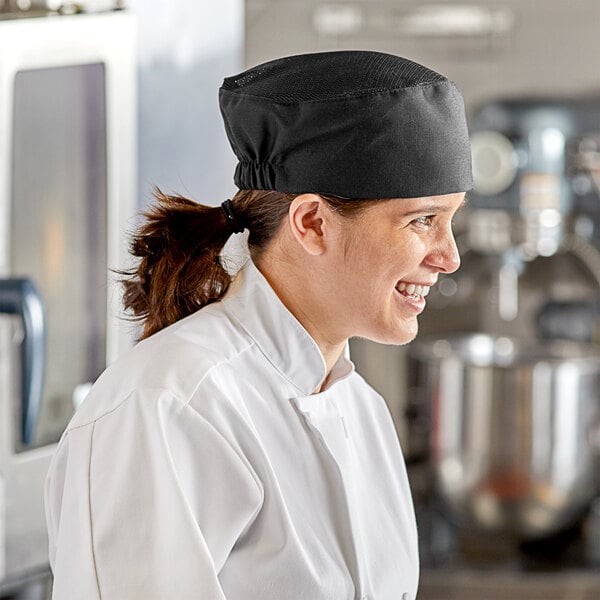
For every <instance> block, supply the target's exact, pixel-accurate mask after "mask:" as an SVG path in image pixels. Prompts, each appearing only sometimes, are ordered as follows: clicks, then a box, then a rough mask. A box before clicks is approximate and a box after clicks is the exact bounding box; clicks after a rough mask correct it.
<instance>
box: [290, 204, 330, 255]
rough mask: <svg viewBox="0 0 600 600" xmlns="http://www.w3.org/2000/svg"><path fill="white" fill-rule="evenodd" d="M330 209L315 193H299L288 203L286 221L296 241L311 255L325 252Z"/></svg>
mask: <svg viewBox="0 0 600 600" xmlns="http://www.w3.org/2000/svg"><path fill="white" fill-rule="evenodd" d="M330 213H331V211H330V210H329V208H328V207H327V206H326V203H325V200H323V198H321V197H320V196H318V195H317V194H300V195H299V196H296V197H295V198H294V199H293V200H292V203H291V204H290V208H289V212H288V223H289V226H290V230H291V233H292V235H293V236H294V238H295V239H296V241H297V242H298V243H299V244H300V245H301V246H302V248H303V249H304V250H305V251H306V252H308V253H309V254H311V255H313V256H318V255H320V254H323V252H325V248H326V242H327V233H328V229H329V221H330V220H331V214H330Z"/></svg>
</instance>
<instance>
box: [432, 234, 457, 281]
mask: <svg viewBox="0 0 600 600" xmlns="http://www.w3.org/2000/svg"><path fill="white" fill-rule="evenodd" d="M425 261H426V263H427V264H428V265H429V266H431V267H433V268H435V269H436V271H439V272H441V273H454V271H456V270H457V269H458V267H460V255H459V254H458V248H457V246H456V240H455V239H454V234H453V233H452V230H449V231H448V232H447V233H445V234H444V235H443V236H442V237H441V239H438V240H437V243H436V244H435V246H434V247H433V248H432V249H431V252H429V254H428V255H427V257H426V259H425Z"/></svg>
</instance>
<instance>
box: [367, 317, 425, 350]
mask: <svg viewBox="0 0 600 600" xmlns="http://www.w3.org/2000/svg"><path fill="white" fill-rule="evenodd" d="M417 333H419V324H418V322H417V319H416V318H415V320H414V321H410V322H407V323H403V327H396V328H395V329H393V330H391V329H387V330H385V331H382V332H378V333H377V334H375V335H372V336H371V335H366V336H364V337H365V338H366V339H369V340H371V341H372V342H377V343H379V344H386V345H387V346H405V345H406V344H409V343H410V342H412V341H413V340H414V339H415V338H416V337H417Z"/></svg>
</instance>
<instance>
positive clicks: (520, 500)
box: [411, 334, 600, 540]
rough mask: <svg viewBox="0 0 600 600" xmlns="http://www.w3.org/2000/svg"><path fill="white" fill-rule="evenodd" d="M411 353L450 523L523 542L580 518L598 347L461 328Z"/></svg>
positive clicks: (594, 426) (591, 449) (594, 423)
mask: <svg viewBox="0 0 600 600" xmlns="http://www.w3.org/2000/svg"><path fill="white" fill-rule="evenodd" d="M411 354H412V356H413V358H415V359H416V360H417V364H418V368H419V372H420V374H421V377H420V379H421V385H423V388H424V389H423V390H422V391H423V392H424V393H425V394H426V397H427V398H428V400H429V401H430V402H431V411H432V415H431V416H432V430H431V456H432V458H431V460H432V467H433V470H434V472H435V475H436V480H437V486H438V492H439V494H440V496H441V498H442V500H443V502H444V505H445V506H446V507H447V509H448V510H449V512H450V515H451V516H452V517H453V519H454V520H455V521H456V522H457V523H458V524H459V526H462V527H469V528H473V527H475V528H477V529H479V530H482V531H486V532H504V533H507V534H511V535H513V536H515V537H517V538H519V539H523V540H528V539H538V538H542V537H545V536H548V535H550V534H552V533H555V532H557V531H559V530H560V529H562V528H564V527H567V526H569V525H570V524H572V523H573V522H574V521H575V520H576V519H577V518H578V517H579V516H581V514H582V513H583V511H584V510H585V509H586V507H587V506H588V504H589V503H590V502H591V500H592V498H593V497H594V495H595V494H596V493H597V492H598V489H599V487H600V486H599V483H598V482H599V460H598V451H597V448H595V443H597V439H598V431H600V427H599V424H600V352H599V351H598V350H597V349H594V348H592V347H587V346H583V345H580V344H576V343H570V342H553V343H550V344H547V345H543V346H542V345H535V344H532V345H524V344H523V343H519V342H518V341H517V340H515V339H511V338H506V337H493V336H490V335H484V334H469V335H461V336H456V337H448V338H445V339H439V338H436V339H431V338H430V339H424V340H420V341H418V342H415V343H414V344H413V345H412V347H411ZM594 440H596V442H595V441H594Z"/></svg>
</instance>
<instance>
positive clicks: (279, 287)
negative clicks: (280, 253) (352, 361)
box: [256, 257, 348, 376]
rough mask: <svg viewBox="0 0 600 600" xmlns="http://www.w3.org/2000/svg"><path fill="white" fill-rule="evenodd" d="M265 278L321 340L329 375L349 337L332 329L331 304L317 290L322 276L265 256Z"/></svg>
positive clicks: (262, 264) (262, 267)
mask: <svg viewBox="0 0 600 600" xmlns="http://www.w3.org/2000/svg"><path fill="white" fill-rule="evenodd" d="M256 266H257V268H258V269H259V271H260V272H261V273H262V275H263V276H264V278H265V279H266V280H267V281H268V282H269V285H270V286H271V287H272V288H273V291H274V292H275V293H276V294H277V296H278V297H279V299H280V300H281V302H282V303H283V305H284V306H285V307H286V308H287V309H288V310H289V311H290V312H291V313H292V315H294V317H295V318H296V319H297V320H298V322H299V323H300V324H301V325H302V327H304V329H305V330H306V331H307V333H308V334H309V335H310V336H311V338H312V339H313V340H314V342H315V343H316V344H317V346H318V348H319V350H320V351H321V354H322V355H323V359H324V360H325V365H326V368H327V376H329V373H330V372H331V369H332V368H333V366H334V365H335V363H336V362H337V361H338V359H339V358H340V356H341V355H342V353H343V351H344V348H345V346H346V342H347V341H348V340H347V338H344V337H340V336H335V335H332V332H330V331H329V330H328V329H329V328H328V325H329V323H331V319H330V318H328V315H327V307H326V306H324V301H323V298H321V297H320V295H319V293H318V290H313V285H314V282H315V281H318V277H315V276H312V274H311V277H306V276H303V275H304V274H305V273H306V269H304V270H302V272H300V273H298V272H296V271H295V270H294V269H293V268H290V264H289V263H288V262H287V261H283V260H268V258H267V257H264V258H263V259H262V260H261V261H260V262H259V263H258V264H257V265H256Z"/></svg>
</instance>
